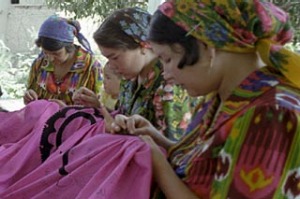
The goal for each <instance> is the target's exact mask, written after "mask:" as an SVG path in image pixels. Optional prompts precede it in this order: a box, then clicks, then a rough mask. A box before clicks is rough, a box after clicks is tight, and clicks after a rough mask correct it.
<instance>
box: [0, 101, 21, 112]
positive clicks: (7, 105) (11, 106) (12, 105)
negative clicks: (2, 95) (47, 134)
mask: <svg viewBox="0 0 300 199" xmlns="http://www.w3.org/2000/svg"><path fill="white" fill-rule="evenodd" d="M0 106H1V107H2V108H4V109H6V110H8V111H15V110H20V109H21V108H23V107H24V103H23V99H0Z"/></svg>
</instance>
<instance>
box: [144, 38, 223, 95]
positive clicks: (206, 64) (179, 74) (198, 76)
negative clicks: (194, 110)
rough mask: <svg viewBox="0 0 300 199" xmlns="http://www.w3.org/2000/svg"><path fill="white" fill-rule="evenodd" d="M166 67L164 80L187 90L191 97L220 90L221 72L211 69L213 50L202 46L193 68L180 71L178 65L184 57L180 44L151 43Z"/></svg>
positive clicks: (186, 67) (187, 67) (185, 67)
mask: <svg viewBox="0 0 300 199" xmlns="http://www.w3.org/2000/svg"><path fill="white" fill-rule="evenodd" d="M150 43H151V46H152V49H153V51H154V53H155V54H157V55H158V57H159V59H160V61H161V62H162V64H163V67H164V78H165V79H166V80H167V81H170V82H172V81H173V82H174V83H175V84H177V85H180V86H181V87H183V88H184V89H186V90H187V92H188V93H189V95H190V96H201V95H205V94H208V93H210V92H212V91H214V90H217V89H218V82H219V81H220V80H219V77H220V76H219V72H218V71H216V69H214V67H211V63H212V62H211V61H212V56H213V55H214V54H213V50H212V49H211V48H207V47H204V45H203V44H200V43H199V45H200V56H199V60H198V61H197V62H196V63H195V64H194V65H192V66H184V68H182V69H179V68H178V67H177V66H178V63H179V62H180V60H181V59H182V57H183V55H184V49H183V48H182V46H180V45H179V44H174V45H173V46H170V45H162V44H157V43H154V42H150Z"/></svg>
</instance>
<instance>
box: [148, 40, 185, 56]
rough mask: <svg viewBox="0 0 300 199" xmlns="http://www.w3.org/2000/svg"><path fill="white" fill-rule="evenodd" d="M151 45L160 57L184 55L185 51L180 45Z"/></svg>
mask: <svg viewBox="0 0 300 199" xmlns="http://www.w3.org/2000/svg"><path fill="white" fill-rule="evenodd" d="M150 45H151V47H152V49H153V51H154V53H155V54H157V55H158V56H172V55H176V56H177V55H179V54H183V53H184V49H183V47H182V46H181V45H180V44H172V45H170V44H158V43H155V42H150Z"/></svg>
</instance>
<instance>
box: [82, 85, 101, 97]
mask: <svg viewBox="0 0 300 199" xmlns="http://www.w3.org/2000/svg"><path fill="white" fill-rule="evenodd" d="M80 93H81V94H84V95H89V96H92V95H93V96H96V94H95V93H94V92H93V91H92V90H90V89H88V88H86V87H81V91H80ZM96 97H97V96H96Z"/></svg>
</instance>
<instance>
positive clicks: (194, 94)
mask: <svg viewBox="0 0 300 199" xmlns="http://www.w3.org/2000/svg"><path fill="white" fill-rule="evenodd" d="M186 91H187V93H188V94H189V96H191V97H199V96H202V94H199V93H198V92H195V91H194V90H188V89H186Z"/></svg>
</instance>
